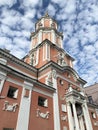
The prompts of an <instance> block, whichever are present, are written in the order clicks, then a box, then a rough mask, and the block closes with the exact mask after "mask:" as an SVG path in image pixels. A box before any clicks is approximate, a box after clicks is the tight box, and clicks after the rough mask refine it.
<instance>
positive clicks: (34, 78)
mask: <svg viewBox="0 0 98 130" xmlns="http://www.w3.org/2000/svg"><path fill="white" fill-rule="evenodd" d="M8 67H10V68H11V69H14V70H16V71H17V72H19V73H22V74H24V75H27V76H28V77H30V78H33V79H37V78H36V77H34V76H31V75H29V74H27V73H25V72H23V71H21V70H19V69H16V68H15V67H12V66H10V65H8Z"/></svg>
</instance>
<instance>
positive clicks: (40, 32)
mask: <svg viewBox="0 0 98 130" xmlns="http://www.w3.org/2000/svg"><path fill="white" fill-rule="evenodd" d="M41 42H42V30H40V31H39V33H38V44H40V43H41Z"/></svg>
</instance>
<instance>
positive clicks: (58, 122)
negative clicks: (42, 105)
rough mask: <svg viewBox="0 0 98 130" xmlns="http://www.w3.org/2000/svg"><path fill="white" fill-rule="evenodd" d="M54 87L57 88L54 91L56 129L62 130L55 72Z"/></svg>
mask: <svg viewBox="0 0 98 130" xmlns="http://www.w3.org/2000/svg"><path fill="white" fill-rule="evenodd" d="M54 71H55V70H54ZM53 88H55V89H56V93H54V96H53V111H54V130H60V114H59V107H58V106H59V102H58V88H57V79H56V78H55V74H54V76H53Z"/></svg>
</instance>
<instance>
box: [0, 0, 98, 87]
mask: <svg viewBox="0 0 98 130" xmlns="http://www.w3.org/2000/svg"><path fill="white" fill-rule="evenodd" d="M46 11H48V12H49V15H50V16H51V17H53V18H54V19H56V20H57V22H58V25H59V30H60V31H62V32H63V35H64V39H63V46H64V49H65V50H66V51H67V52H68V53H70V54H71V55H72V56H73V57H74V58H75V62H74V68H75V70H76V71H77V72H78V74H79V75H80V77H82V78H83V79H84V80H86V81H87V82H88V83H87V85H91V84H94V83H95V82H98V0H0V48H6V49H9V50H10V51H11V52H10V53H11V54H13V55H15V56H16V57H18V58H22V57H24V56H25V55H26V54H27V53H28V51H29V47H30V33H31V32H33V31H34V27H35V26H34V24H35V22H36V21H37V19H39V18H40V17H41V16H43V15H44V14H45V12H46Z"/></svg>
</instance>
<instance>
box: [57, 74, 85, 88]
mask: <svg viewBox="0 0 98 130" xmlns="http://www.w3.org/2000/svg"><path fill="white" fill-rule="evenodd" d="M57 77H59V78H62V79H63V80H65V81H67V82H69V83H71V84H73V85H75V86H77V87H80V86H79V85H77V84H76V83H74V82H72V81H71V80H69V79H67V78H64V77H63V76H61V75H58V74H57ZM80 88H81V89H83V88H82V87H80Z"/></svg>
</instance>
